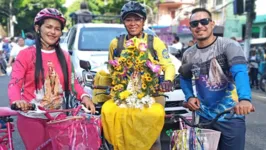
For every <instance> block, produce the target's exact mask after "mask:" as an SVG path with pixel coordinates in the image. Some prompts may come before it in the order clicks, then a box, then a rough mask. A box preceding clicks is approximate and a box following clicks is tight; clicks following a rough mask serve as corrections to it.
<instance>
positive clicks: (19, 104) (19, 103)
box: [14, 100, 31, 112]
mask: <svg viewBox="0 0 266 150" xmlns="http://www.w3.org/2000/svg"><path fill="white" fill-rule="evenodd" d="M14 103H15V104H16V105H17V107H18V108H20V109H21V110H22V111H24V112H27V111H28V110H29V109H30V108H31V104H29V103H28V102H26V101H25V100H18V101H15V102H14Z"/></svg>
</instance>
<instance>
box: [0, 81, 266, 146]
mask: <svg viewBox="0 0 266 150" xmlns="http://www.w3.org/2000/svg"><path fill="white" fill-rule="evenodd" d="M8 81H9V77H7V76H5V77H0V106H7V105H8V100H7V84H8ZM253 104H254V105H255V107H256V112H255V113H253V114H250V115H249V116H248V117H247V135H246V150H266V142H265V139H266V116H265V115H266V94H264V93H262V92H259V91H254V92H253ZM14 145H15V149H16V150H24V149H25V148H24V146H23V143H22V141H21V139H20V136H19V134H18V132H15V133H14Z"/></svg>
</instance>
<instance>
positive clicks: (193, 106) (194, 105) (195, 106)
mask: <svg viewBox="0 0 266 150" xmlns="http://www.w3.org/2000/svg"><path fill="white" fill-rule="evenodd" d="M187 107H188V109H189V110H191V111H196V110H199V109H200V101H199V99H198V98H196V97H191V98H189V99H188V102H187Z"/></svg>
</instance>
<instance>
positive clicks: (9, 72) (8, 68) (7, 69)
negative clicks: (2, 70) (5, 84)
mask: <svg viewBox="0 0 266 150" xmlns="http://www.w3.org/2000/svg"><path fill="white" fill-rule="evenodd" d="M11 72H12V67H11V66H10V67H7V68H6V74H7V75H8V76H10V74H11Z"/></svg>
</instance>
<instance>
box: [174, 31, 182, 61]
mask: <svg viewBox="0 0 266 150" xmlns="http://www.w3.org/2000/svg"><path fill="white" fill-rule="evenodd" d="M179 40H180V38H179V37H178V36H175V39H174V41H173V45H172V47H174V48H175V52H172V53H173V54H174V55H175V56H176V57H177V58H181V57H182V56H181V53H182V52H181V51H182V48H183V44H182V43H181V42H180V41H179Z"/></svg>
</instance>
